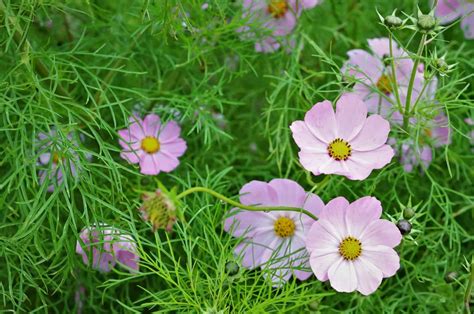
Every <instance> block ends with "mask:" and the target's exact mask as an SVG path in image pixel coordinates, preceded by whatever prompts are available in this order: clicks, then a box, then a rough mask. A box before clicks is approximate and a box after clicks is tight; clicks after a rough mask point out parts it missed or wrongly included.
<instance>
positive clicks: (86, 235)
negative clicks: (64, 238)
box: [76, 223, 140, 272]
mask: <svg viewBox="0 0 474 314" xmlns="http://www.w3.org/2000/svg"><path fill="white" fill-rule="evenodd" d="M79 237H80V241H79V240H78V241H77V243H76V253H77V254H79V255H81V256H82V261H83V262H84V264H86V265H91V266H92V268H94V269H97V270H100V271H102V272H109V271H110V270H111V269H112V268H114V267H115V265H116V264H117V263H119V264H121V265H123V266H125V267H126V268H128V270H129V271H130V272H132V271H138V268H139V265H138V262H139V260H140V257H139V256H138V252H137V245H136V243H135V240H134V239H133V238H132V237H131V236H130V235H127V234H124V233H122V232H121V231H120V230H119V229H116V228H114V227H112V226H109V225H107V224H104V223H100V224H97V225H93V226H91V227H87V228H84V229H82V231H81V233H80V236H79Z"/></svg>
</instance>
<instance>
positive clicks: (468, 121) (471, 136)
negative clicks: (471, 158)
mask: <svg viewBox="0 0 474 314" xmlns="http://www.w3.org/2000/svg"><path fill="white" fill-rule="evenodd" d="M464 122H466V124H467V125H469V126H473V125H474V120H473V119H471V118H466V119H464ZM468 137H469V143H471V145H474V130H471V131H470V132H469V134H468Z"/></svg>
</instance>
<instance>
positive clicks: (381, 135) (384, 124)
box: [350, 114, 390, 151]
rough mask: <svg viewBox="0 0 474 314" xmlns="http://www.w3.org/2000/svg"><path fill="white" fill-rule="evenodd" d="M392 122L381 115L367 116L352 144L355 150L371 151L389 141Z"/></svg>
mask: <svg viewBox="0 0 474 314" xmlns="http://www.w3.org/2000/svg"><path fill="white" fill-rule="evenodd" d="M389 132H390V124H389V123H388V121H387V120H385V119H384V118H382V117H381V116H379V115H377V114H374V115H371V116H369V117H368V118H367V120H366V121H365V124H364V126H363V128H362V129H361V131H360V133H359V134H357V136H356V137H354V138H353V139H352V140H351V142H350V144H351V147H352V149H353V150H358V151H369V150H374V149H376V148H379V147H380V146H382V145H383V144H385V143H386V142H387V138H388V133H389Z"/></svg>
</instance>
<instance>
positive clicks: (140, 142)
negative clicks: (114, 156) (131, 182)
mask: <svg viewBox="0 0 474 314" xmlns="http://www.w3.org/2000/svg"><path fill="white" fill-rule="evenodd" d="M129 121H130V125H129V126H128V128H127V129H123V130H120V131H118V134H119V136H120V140H119V143H120V146H122V148H123V151H122V153H121V154H120V156H121V157H122V158H123V159H125V160H127V161H128V162H130V163H132V164H139V165H140V172H141V173H143V174H147V175H156V174H158V173H160V171H164V172H170V171H172V170H174V169H175V168H176V167H178V165H179V160H178V157H181V156H182V155H183V154H184V152H185V151H186V148H187V146H186V142H185V141H184V140H183V139H182V138H180V132H181V128H180V126H179V125H178V123H176V122H175V121H169V122H167V123H165V124H162V123H161V121H160V117H159V116H157V115H156V114H153V113H152V114H149V115H147V116H146V117H145V119H144V120H142V119H140V118H138V117H136V116H132V117H130V118H129Z"/></svg>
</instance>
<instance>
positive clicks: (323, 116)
mask: <svg viewBox="0 0 474 314" xmlns="http://www.w3.org/2000/svg"><path fill="white" fill-rule="evenodd" d="M290 128H291V131H292V132H293V138H294V140H295V142H296V144H298V146H299V148H300V152H299V159H300V162H301V164H302V165H303V167H304V168H305V169H306V170H309V171H311V172H312V173H313V174H314V175H319V174H322V173H324V174H339V175H343V176H346V177H347V178H349V179H351V180H363V179H365V178H367V177H368V176H369V174H370V173H371V172H372V170H373V169H380V168H382V167H384V166H385V165H386V164H388V163H389V162H390V160H391V159H392V157H393V154H394V152H393V149H392V148H391V147H390V146H389V145H386V144H385V143H386V142H387V137H388V133H389V132H390V125H389V123H388V121H387V120H385V119H383V118H382V117H381V116H379V115H376V114H375V115H371V116H369V117H367V107H366V105H365V104H364V102H363V101H362V100H361V99H360V97H359V96H357V95H356V94H354V93H347V94H344V95H342V96H341V98H340V99H339V101H338V102H337V105H336V113H334V109H333V107H332V104H331V102H329V101H327V100H326V101H323V102H320V103H317V104H316V105H314V106H313V108H311V109H310V110H309V111H308V112H307V113H306V115H305V118H304V121H295V122H293V124H292V125H291V126H290Z"/></svg>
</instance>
